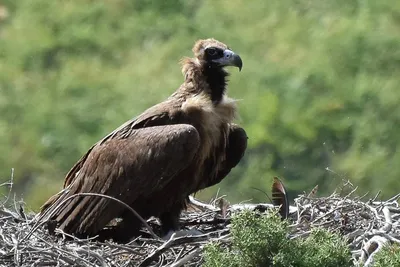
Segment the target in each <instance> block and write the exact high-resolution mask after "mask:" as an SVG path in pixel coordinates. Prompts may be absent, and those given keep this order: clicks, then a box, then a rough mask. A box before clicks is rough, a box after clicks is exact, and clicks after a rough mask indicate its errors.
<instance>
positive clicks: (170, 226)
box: [160, 203, 203, 240]
mask: <svg viewBox="0 0 400 267" xmlns="http://www.w3.org/2000/svg"><path fill="white" fill-rule="evenodd" d="M184 207H185V204H184V203H179V204H176V205H175V206H174V207H173V208H171V209H170V210H169V211H168V212H165V213H163V214H161V216H160V220H161V231H162V232H161V234H162V238H163V239H164V240H168V239H169V238H170V237H171V236H172V234H174V233H175V237H180V236H187V235H201V234H203V233H202V232H200V231H198V230H196V229H189V230H180V227H179V216H180V214H181V211H182V210H183V208H184Z"/></svg>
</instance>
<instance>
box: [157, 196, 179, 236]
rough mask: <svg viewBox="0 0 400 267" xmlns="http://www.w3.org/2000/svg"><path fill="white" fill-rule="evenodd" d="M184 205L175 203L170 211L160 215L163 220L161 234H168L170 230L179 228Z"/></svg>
mask: <svg viewBox="0 0 400 267" xmlns="http://www.w3.org/2000/svg"><path fill="white" fill-rule="evenodd" d="M183 207H184V205H182V204H181V203H179V204H175V206H174V207H172V208H171V209H169V211H167V212H164V213H163V214H161V216H160V221H161V234H162V235H166V234H168V233H169V232H170V231H177V230H178V229H179V216H180V215H181V211H182V209H183Z"/></svg>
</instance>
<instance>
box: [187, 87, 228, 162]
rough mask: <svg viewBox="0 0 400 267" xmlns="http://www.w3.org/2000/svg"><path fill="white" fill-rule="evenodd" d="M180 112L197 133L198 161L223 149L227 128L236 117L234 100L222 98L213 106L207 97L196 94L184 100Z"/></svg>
mask: <svg viewBox="0 0 400 267" xmlns="http://www.w3.org/2000/svg"><path fill="white" fill-rule="evenodd" d="M182 111H183V112H184V113H185V114H186V116H188V117H189V118H190V121H191V122H193V123H192V124H193V126H195V127H196V129H197V130H198V131H199V135H200V139H201V148H200V151H199V159H200V160H203V161H204V160H205V159H207V158H209V157H210V156H213V155H214V154H215V152H216V151H215V150H216V149H219V148H223V149H225V146H226V140H227V134H228V126H229V124H230V123H232V122H233V120H234V119H235V116H236V101H235V100H233V99H230V98H228V97H224V98H223V99H222V101H221V102H220V103H218V104H213V103H212V101H211V99H210V97H209V96H208V95H206V94H198V95H195V96H192V97H189V98H187V99H186V100H185V102H184V103H183V104H182ZM221 142H223V143H221Z"/></svg>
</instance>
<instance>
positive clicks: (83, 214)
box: [52, 124, 200, 234]
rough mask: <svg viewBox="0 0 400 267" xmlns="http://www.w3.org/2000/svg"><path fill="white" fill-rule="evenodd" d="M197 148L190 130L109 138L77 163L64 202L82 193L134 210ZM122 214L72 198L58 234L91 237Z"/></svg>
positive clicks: (157, 129) (160, 129)
mask: <svg viewBox="0 0 400 267" xmlns="http://www.w3.org/2000/svg"><path fill="white" fill-rule="evenodd" d="M199 145H200V137H199V134H198V132H197V130H196V129H195V128H194V127H193V126H191V125H188V124H175V125H165V126H153V127H146V128H140V129H133V130H132V131H131V133H130V134H129V136H127V137H126V138H124V139H118V138H115V137H114V138H112V139H109V140H107V141H106V142H104V143H102V144H101V145H100V144H98V145H95V146H94V147H92V148H91V150H90V152H89V153H88V154H87V155H85V156H84V161H81V162H79V163H78V165H79V172H77V173H76V176H75V177H74V179H73V180H72V182H70V183H69V184H68V186H67V189H68V190H66V191H65V192H66V193H65V194H64V195H63V199H65V198H67V197H69V196H71V195H73V194H76V193H80V192H90V193H101V194H106V195H109V196H112V197H114V198H117V199H119V200H121V201H123V202H125V203H127V204H128V205H129V204H132V203H133V202H134V201H135V199H136V198H137V197H138V196H140V195H141V194H151V193H152V192H153V191H155V190H159V189H161V188H163V187H164V186H166V185H167V184H168V183H169V182H170V181H171V180H172V179H173V178H174V177H175V176H176V174H177V173H179V172H180V171H182V170H183V169H184V168H186V167H187V166H188V165H189V164H190V163H191V162H192V160H193V158H194V157H195V155H196V152H197V150H198V148H199ZM123 209H124V208H123V207H122V206H121V205H120V204H118V203H116V202H115V201H112V200H109V199H105V198H99V197H76V198H73V199H71V200H70V201H68V203H65V205H63V206H62V207H61V209H60V210H59V211H58V212H57V213H56V214H57V216H56V218H52V219H55V220H56V221H60V222H61V225H60V228H61V229H63V230H66V231H68V232H74V233H78V234H79V233H85V234H94V233H96V232H97V231H99V230H100V229H101V228H102V227H104V226H105V225H106V224H107V223H108V222H109V221H110V220H111V219H113V218H115V217H116V216H118V214H119V213H121V212H122V210H123Z"/></svg>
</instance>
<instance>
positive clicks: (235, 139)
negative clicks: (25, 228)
mask: <svg viewBox="0 0 400 267" xmlns="http://www.w3.org/2000/svg"><path fill="white" fill-rule="evenodd" d="M192 51H193V53H194V57H193V58H183V59H182V60H181V64H182V74H183V76H184V82H183V83H182V84H181V86H180V87H179V88H178V89H177V90H176V91H175V92H174V93H172V94H171V95H170V96H169V97H168V98H166V99H165V100H164V101H163V102H161V103H159V104H156V105H154V106H152V107H150V108H148V109H147V110H145V111H144V112H143V113H142V114H140V115H139V116H137V117H135V118H134V119H131V120H129V121H127V122H125V123H124V124H122V125H121V126H120V127H118V128H117V129H115V130H114V131H113V132H111V133H110V134H108V135H107V136H105V137H104V138H103V139H101V140H100V141H98V142H97V143H95V144H94V145H93V146H92V147H91V148H90V149H89V150H88V151H87V152H86V154H84V155H83V156H82V157H81V158H80V159H79V160H78V162H77V163H76V164H75V165H74V166H73V167H72V168H71V169H70V171H69V172H68V173H67V175H66V177H65V181H64V188H63V190H61V191H60V192H59V193H57V194H56V195H53V196H52V197H50V198H49V199H48V200H47V201H46V202H45V203H44V204H43V205H42V207H41V211H40V213H39V215H40V216H42V218H45V219H44V220H46V221H47V222H53V224H54V225H55V226H56V227H58V228H59V229H60V230H62V231H64V232H66V233H69V234H71V235H74V236H76V237H79V238H86V237H91V236H96V235H98V236H101V234H102V233H105V232H103V231H105V230H104V229H105V227H106V226H107V225H109V223H110V222H111V221H112V220H114V219H116V218H120V222H119V223H118V225H117V227H115V228H114V229H113V232H112V235H111V237H112V238H113V239H114V240H115V241H121V242H123V241H129V239H130V238H132V237H133V236H134V235H135V234H137V233H138V232H139V230H140V228H141V226H142V220H140V219H139V218H138V217H137V216H135V215H134V214H133V213H132V211H131V210H130V209H128V208H127V206H124V205H121V203H118V201H115V200H113V199H111V198H115V199H118V200H119V201H122V202H124V203H125V204H127V205H128V206H129V207H130V208H131V209H133V210H134V211H136V212H137V213H138V214H139V215H140V216H141V217H142V218H143V219H145V220H146V219H149V218H150V217H152V216H154V217H156V218H158V219H159V221H160V223H161V229H160V231H161V233H162V234H164V235H165V234H168V233H171V232H172V233H173V232H176V231H178V230H179V216H180V213H181V211H182V210H184V209H185V208H186V205H187V204H188V200H189V195H191V194H193V193H196V192H198V191H199V190H202V189H204V188H207V187H210V186H212V185H215V184H217V183H219V182H220V181H221V180H222V179H223V178H224V177H226V176H227V175H228V173H229V172H230V171H231V169H232V168H234V167H235V166H236V165H237V164H238V163H239V161H240V160H241V159H242V158H243V156H244V153H245V150H246V147H247V139H248V138H247V134H246V132H245V130H244V129H243V128H241V127H239V126H238V125H237V124H234V123H233V121H234V119H235V118H236V115H237V107H236V102H237V101H236V100H234V99H231V98H229V97H228V96H227V94H226V89H227V88H226V87H227V78H228V73H227V71H226V70H225V69H224V68H225V67H227V66H235V67H238V68H239V71H240V70H241V68H242V60H241V58H240V56H239V55H238V54H236V53H235V52H233V51H232V50H231V49H230V48H229V47H228V46H227V45H225V44H224V43H222V42H220V41H217V40H215V39H213V38H210V39H203V40H198V41H197V42H196V43H195V45H194V46H193V49H192ZM79 193H95V194H101V195H107V196H109V197H111V198H103V197H98V196H93V195H92V196H90V195H89V196H87V195H86V196H82V195H79V196H76V197H71V196H73V195H75V194H79ZM109 234H110V233H109ZM104 235H105V234H104Z"/></svg>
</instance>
